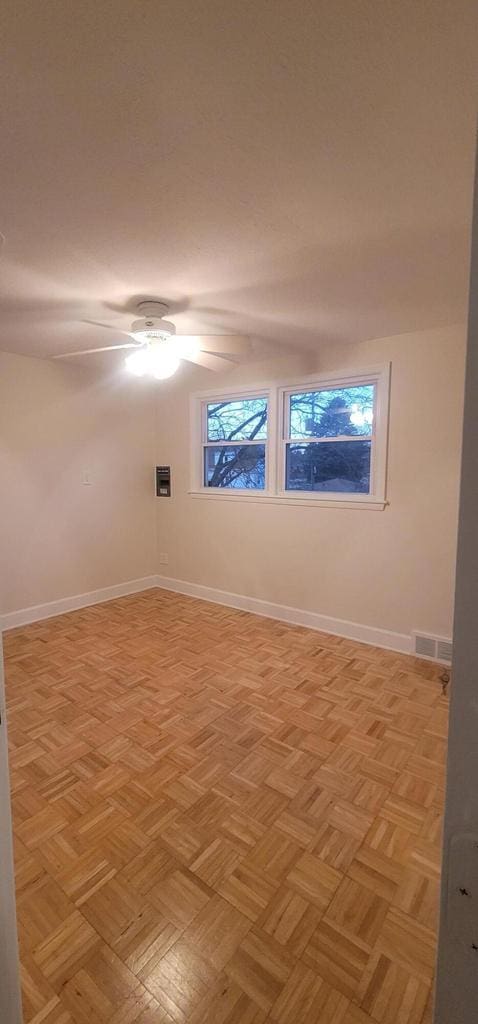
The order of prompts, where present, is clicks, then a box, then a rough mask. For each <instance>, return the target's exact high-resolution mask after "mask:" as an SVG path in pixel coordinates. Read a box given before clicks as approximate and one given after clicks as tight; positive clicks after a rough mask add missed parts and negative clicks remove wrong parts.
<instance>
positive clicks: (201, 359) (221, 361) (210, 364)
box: [181, 352, 236, 373]
mask: <svg viewBox="0 0 478 1024" xmlns="http://www.w3.org/2000/svg"><path fill="white" fill-rule="evenodd" d="M181 359H187V361H188V363H196V365H197V366H204V367H205V369H206V370H215V371H216V372H217V373H221V372H224V370H232V368H233V367H234V366H235V365H236V364H235V363H231V362H230V361H229V359H225V358H224V357H223V356H213V355H211V354H210V352H195V353H194V355H193V354H192V353H191V354H190V355H184V356H181Z"/></svg>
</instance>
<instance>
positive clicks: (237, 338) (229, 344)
mask: <svg viewBox="0 0 478 1024" xmlns="http://www.w3.org/2000/svg"><path fill="white" fill-rule="evenodd" d="M175 337H176V338H177V339H178V340H179V341H186V342H191V343H193V342H196V343H197V344H198V345H199V347H200V349H201V350H202V351H203V352H218V353H219V352H222V353H224V355H232V356H236V355H237V356H239V355H242V353H245V352H250V348H251V344H250V341H249V338H248V337H247V335H246V334H191V335H185V334H179V335H178V334H177V335H176V336H175Z"/></svg>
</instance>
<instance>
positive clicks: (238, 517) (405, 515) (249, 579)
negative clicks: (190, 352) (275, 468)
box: [157, 327, 465, 636]
mask: <svg viewBox="0 0 478 1024" xmlns="http://www.w3.org/2000/svg"><path fill="white" fill-rule="evenodd" d="M464 348H465V331H464V328H461V327H456V328H447V329H444V330H435V331H428V332H420V333H418V334H409V335H400V336H397V337H393V338H385V339H380V340H377V341H370V342H366V343H362V344H360V345H356V346H354V347H337V346H336V345H335V346H333V347H332V346H331V347H330V348H329V349H328V350H327V349H325V350H324V349H321V351H320V355H319V356H318V357H317V359H316V360H315V359H314V360H313V363H315V366H314V365H312V363H311V361H310V359H309V360H308V361H307V362H306V361H305V360H302V361H301V360H300V359H296V360H294V359H291V360H289V361H286V360H281V361H275V362H270V363H269V364H262V365H260V366H259V365H257V366H249V368H247V369H245V368H244V369H240V370H235V371H234V372H233V373H232V374H228V375H227V376H224V377H223V378H220V377H219V376H216V375H214V377H213V375H212V374H209V375H207V374H205V373H203V372H198V375H197V378H196V379H195V380H194V382H193V385H192V386H190V387H186V386H185V385H184V384H181V382H180V380H174V381H171V382H168V386H167V387H164V388H162V389H161V394H160V400H159V401H158V443H157V444H158V446H157V461H160V462H163V461H164V462H165V463H169V462H171V464H172V468H173V487H174V495H173V497H172V499H171V500H165V499H164V500H161V499H160V500H158V501H157V525H158V551H161V552H164V553H166V554H167V555H168V558H169V564H168V565H167V566H164V565H160V564H158V567H157V571H158V572H160V573H162V574H163V575H164V576H170V577H174V578H176V579H180V580H186V581H190V582H194V583H199V584H202V585H206V586H210V587H214V588H218V589H221V590H226V591H229V592H232V593H236V594H242V595H247V596H249V597H255V598H260V599H262V600H266V601H271V602H276V603H280V604H284V605H289V606H292V607H296V608H299V609H304V610H307V611H313V612H317V613H319V614H322V615H327V616H332V617H337V618H341V619H346V620H349V621H352V622H357V623H361V624H364V625H369V626H374V627H379V628H382V629H386V630H391V631H394V632H399V633H404V634H409V633H410V632H411V631H412V630H413V629H418V630H423V631H430V632H432V633H436V634H438V635H441V636H450V635H451V628H452V614H453V611H452V604H453V587H454V569H455V544H456V527H457V501H458V482H459V454H460V440H461V421H462V393H463V381H464ZM388 360H390V361H391V363H392V388H391V411H390V445H389V471H388V497H389V499H390V505H389V507H388V508H386V509H385V511H383V512H376V511H366V510H359V509H327V508H317V507H315V508H304V507H303V506H294V507H280V506H279V505H276V504H273V505H271V504H264V505H260V504H259V503H247V502H243V501H237V502H232V501H228V502H225V501H215V500H214V499H209V500H208V499H197V498H196V499H195V498H192V497H190V496H189V495H188V493H187V492H188V488H189V427H188V418H189V408H188V407H189V393H190V391H191V390H194V389H198V390H203V389H207V388H208V387H210V388H217V387H220V386H221V384H222V383H223V384H224V386H225V387H231V386H235V384H236V383H246V382H247V383H252V382H254V383H256V382H257V383H258V382H260V381H266V380H274V379H276V380H277V379H280V380H284V379H285V380H287V376H289V377H290V378H292V377H294V376H297V375H298V374H300V373H301V372H304V373H310V372H313V370H314V369H317V371H322V370H329V369H335V368H347V367H349V368H350V369H351V370H354V369H355V368H356V367H359V366H364V365H373V364H376V363H381V362H384V361H388Z"/></svg>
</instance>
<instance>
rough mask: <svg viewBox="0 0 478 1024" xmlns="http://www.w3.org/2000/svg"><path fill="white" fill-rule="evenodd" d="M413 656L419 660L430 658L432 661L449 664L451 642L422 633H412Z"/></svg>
mask: <svg viewBox="0 0 478 1024" xmlns="http://www.w3.org/2000/svg"><path fill="white" fill-rule="evenodd" d="M413 635H414V638H415V654H417V655H418V657H419V658H432V659H433V661H445V662H446V663H447V664H450V663H451V660H452V655H453V644H452V642H451V640H445V639H443V637H439V636H426V635H425V634H424V633H414V634H413Z"/></svg>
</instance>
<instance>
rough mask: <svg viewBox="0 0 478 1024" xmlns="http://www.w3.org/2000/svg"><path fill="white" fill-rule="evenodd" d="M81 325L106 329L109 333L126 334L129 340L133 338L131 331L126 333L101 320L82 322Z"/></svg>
mask: <svg viewBox="0 0 478 1024" xmlns="http://www.w3.org/2000/svg"><path fill="white" fill-rule="evenodd" d="M81 323H82V324H91V326H92V327H105V328H106V330H107V331H116V333H117V334H126V336H127V337H128V338H132V337H133V335H132V334H131V332H130V331H124V330H123V329H122V328H121V327H115V326H114V324H103V323H101V321H100V320H82V321H81Z"/></svg>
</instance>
